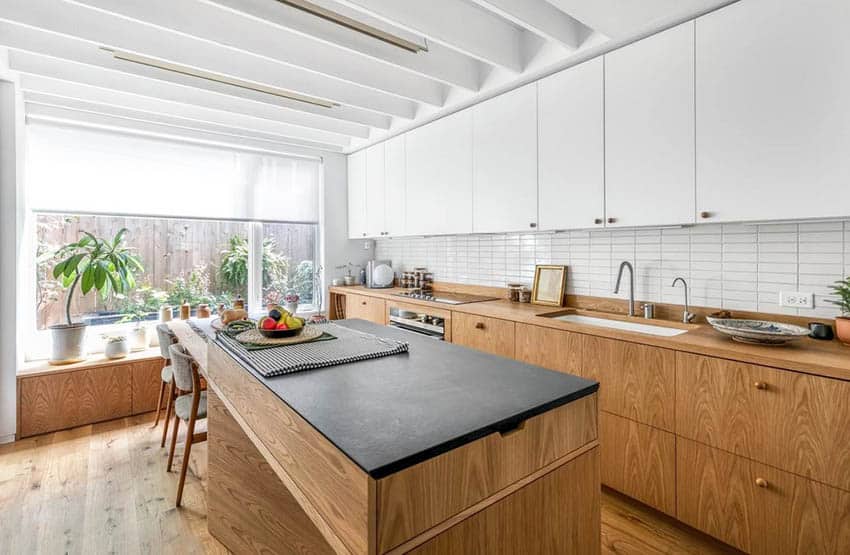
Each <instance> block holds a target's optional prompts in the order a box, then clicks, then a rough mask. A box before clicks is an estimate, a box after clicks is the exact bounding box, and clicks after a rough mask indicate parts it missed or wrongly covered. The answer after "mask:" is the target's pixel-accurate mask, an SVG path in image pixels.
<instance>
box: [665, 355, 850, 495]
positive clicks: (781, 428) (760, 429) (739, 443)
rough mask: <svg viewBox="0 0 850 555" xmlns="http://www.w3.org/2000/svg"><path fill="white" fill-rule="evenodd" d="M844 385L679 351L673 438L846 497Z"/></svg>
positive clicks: (849, 464)
mask: <svg viewBox="0 0 850 555" xmlns="http://www.w3.org/2000/svg"><path fill="white" fill-rule="evenodd" d="M847 399H850V383H848V382H843V381H841V380H833V379H829V378H821V377H818V376H810V375H808V374H801V373H798V372H790V371H786V370H776V369H773V368H767V367H764V366H757V365H753V364H744V363H739V362H734V361H729V360H724V359H718V358H712V357H704V356H698V355H692V354H687V353H678V354H677V359H676V432H677V434H678V435H681V436H684V437H687V438H690V439H693V440H696V441H699V442H702V443H705V444H707V445H711V446H714V447H718V448H720V449H724V450H726V451H730V452H732V453H735V454H737V455H741V456H744V457H747V458H750V459H753V460H756V461H759V462H763V463H766V464H770V465H773V466H776V467H778V468H781V469H783V470H786V471H789V472H794V473H795V474H800V475H802V476H805V477H808V478H812V479H815V480H818V481H821V482H824V483H826V484H829V485H832V486H836V487H840V488H842V489H845V490H848V491H850V441H848V440H847V430H848V429H850V403H848V402H847Z"/></svg>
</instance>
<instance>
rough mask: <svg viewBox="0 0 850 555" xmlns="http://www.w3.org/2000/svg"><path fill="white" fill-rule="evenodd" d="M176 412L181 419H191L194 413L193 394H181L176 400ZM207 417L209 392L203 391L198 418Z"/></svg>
mask: <svg viewBox="0 0 850 555" xmlns="http://www.w3.org/2000/svg"><path fill="white" fill-rule="evenodd" d="M174 412H175V414H177V418H179V419H180V420H189V416H190V415H191V413H192V394H191V393H190V394H188V395H181V396H180V397H178V398H177V400H175V401H174ZM206 417H207V392H206V391H201V398H200V399H199V400H198V415H197V417H196V418H206Z"/></svg>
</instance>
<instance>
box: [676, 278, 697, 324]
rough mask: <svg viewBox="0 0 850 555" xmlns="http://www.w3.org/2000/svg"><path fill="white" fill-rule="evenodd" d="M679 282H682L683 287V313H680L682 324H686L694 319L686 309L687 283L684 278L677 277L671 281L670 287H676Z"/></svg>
mask: <svg viewBox="0 0 850 555" xmlns="http://www.w3.org/2000/svg"><path fill="white" fill-rule="evenodd" d="M680 281H681V282H682V285H684V286H685V312H683V313H682V322H684V323H685V324H687V323H688V322H690V321H691V320H693V319H694V314H691V313H690V310H689V308H688V282H687V281H685V278H683V277H677V278H676V279H674V280H673V285H671V287H676V284H677V283H679V282H680Z"/></svg>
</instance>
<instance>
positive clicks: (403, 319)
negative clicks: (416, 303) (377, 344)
mask: <svg viewBox="0 0 850 555" xmlns="http://www.w3.org/2000/svg"><path fill="white" fill-rule="evenodd" d="M389 325H390V326H392V327H394V328H399V329H402V330H405V331H409V332H412V333H418V334H420V335H424V336H426V337H431V338H434V339H439V340H440V341H443V340H444V339H445V338H446V320H445V319H444V318H443V317H441V316H433V315H431V314H428V311H427V309H424V310H408V309H405V308H399V307H397V306H392V307H390V314H389Z"/></svg>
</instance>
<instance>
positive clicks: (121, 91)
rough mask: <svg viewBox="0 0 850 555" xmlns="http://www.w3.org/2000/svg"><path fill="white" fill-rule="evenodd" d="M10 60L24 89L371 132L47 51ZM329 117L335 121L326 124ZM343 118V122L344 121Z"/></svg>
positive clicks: (344, 131)
mask: <svg viewBox="0 0 850 555" xmlns="http://www.w3.org/2000/svg"><path fill="white" fill-rule="evenodd" d="M9 66H10V68H11V69H13V70H15V71H17V72H19V73H20V74H21V75H20V81H21V88H22V89H24V90H30V91H36V92H44V93H48V94H54V95H57V96H66V97H69V98H77V99H80V100H89V101H92V102H99V103H102V104H108V103H110V102H113V103H114V102H118V101H121V102H124V103H130V105H135V106H137V107H140V106H143V105H153V104H162V103H170V104H173V105H175V106H182V107H184V109H190V108H191V107H193V106H203V107H205V108H207V109H213V110H217V111H220V112H222V113H231V114H236V115H237V117H250V118H262V119H263V120H268V121H272V122H279V123H282V124H291V125H298V126H301V127H305V128H312V129H316V130H321V131H322V132H331V133H334V134H337V135H343V136H349V137H360V138H366V137H369V136H370V132H369V131H368V128H365V127H363V126H359V125H351V124H346V123H344V122H336V121H331V122H323V125H322V126H321V127H322V128H325V129H322V128H320V129H317V128H316V127H315V126H313V125H312V124H313V123H314V122H313V121H311V120H306V121H304V119H303V116H304V115H309V114H299V113H298V112H295V114H294V116H295V117H293V114H292V112H293V111H290V110H286V109H281V108H278V107H274V106H270V105H267V104H261V103H257V102H252V101H249V100H243V99H240V98H232V97H228V96H225V95H221V94H218V93H214V92H208V91H204V90H196V89H190V88H188V87H183V86H180V85H174V84H172V83H166V82H161V81H156V80H153V79H147V78H144V77H138V76H135V75H129V74H123V73H120V72H116V71H110V70H105V69H101V68H97V67H93V66H87V65H84V64H76V63H71V62H66V61H63V60H57V59H54V58H49V57H42V56H38V55H35V54H31V53H28V52H20V51H17V50H11V51H9ZM127 99H134V100H132V101H130V100H127ZM328 123H329V124H330V125H327V124H328ZM340 123H342V124H343V125H340Z"/></svg>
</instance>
